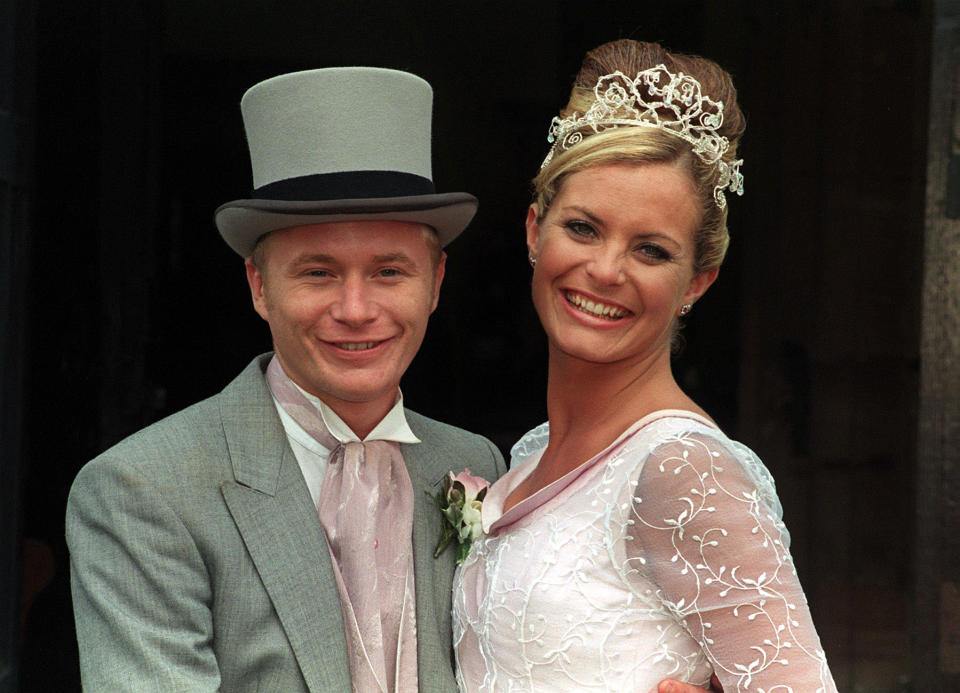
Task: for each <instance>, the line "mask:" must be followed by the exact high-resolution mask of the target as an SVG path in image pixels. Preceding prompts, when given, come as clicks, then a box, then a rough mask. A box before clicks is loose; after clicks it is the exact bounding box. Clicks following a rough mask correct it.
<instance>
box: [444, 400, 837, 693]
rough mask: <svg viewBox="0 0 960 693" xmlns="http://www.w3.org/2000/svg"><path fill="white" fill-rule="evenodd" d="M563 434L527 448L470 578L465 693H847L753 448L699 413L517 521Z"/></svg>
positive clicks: (476, 552) (633, 443) (464, 626)
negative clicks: (551, 444)
mask: <svg viewBox="0 0 960 693" xmlns="http://www.w3.org/2000/svg"><path fill="white" fill-rule="evenodd" d="M548 436H549V432H548V430H547V427H546V425H543V426H540V427H539V428H537V429H534V430H533V431H531V432H530V433H528V434H527V435H526V436H524V438H523V439H521V441H520V442H519V443H518V444H517V445H516V446H515V447H514V450H513V457H514V459H513V464H512V467H511V470H510V472H509V473H507V474H506V475H505V476H504V477H503V478H502V479H500V480H499V481H498V482H497V483H495V484H494V485H493V486H492V487H491V489H490V490H489V491H488V493H487V496H486V499H485V500H484V503H483V508H482V516H483V526H484V530H485V534H484V536H483V537H482V538H481V539H479V540H478V541H477V542H476V543H475V545H474V548H473V550H472V551H471V553H470V555H469V557H468V558H467V560H466V561H465V562H464V564H463V566H462V567H461V568H460V569H459V570H458V571H457V575H456V578H455V582H454V606H453V618H454V644H455V647H456V659H457V678H458V682H459V684H460V689H461V691H464V692H469V693H473V692H474V691H478V692H479V691H497V692H501V691H517V692H520V691H530V692H533V691H537V692H546V691H551V692H553V691H578V692H579V691H617V692H618V693H622V692H634V691H636V692H639V693H648V692H652V691H655V690H656V686H657V683H658V682H659V681H661V680H662V679H664V678H668V677H669V678H676V679H680V680H685V681H689V682H691V683H695V684H699V685H705V684H706V683H707V682H708V681H709V678H710V674H711V673H712V672H714V671H715V672H716V674H717V676H718V677H719V679H720V681H721V682H722V684H723V687H724V690H725V692H726V693H738V692H740V691H756V692H758V693H790V692H792V693H815V692H823V693H835V691H836V686H835V685H834V682H833V679H832V677H831V675H830V670H829V668H828V667H827V662H826V659H825V657H824V654H823V650H822V649H821V647H820V641H819V638H818V637H817V633H816V630H815V629H814V626H813V623H812V621H811V619H810V613H809V610H808V608H807V603H806V599H805V597H804V595H803V591H802V589H801V587H800V583H799V582H798V580H797V576H796V573H795V571H794V566H793V562H792V560H791V558H790V553H789V550H788V547H789V536H788V534H787V531H786V528H785V527H784V525H783V523H782V521H781V509H780V504H779V501H778V500H777V496H776V492H775V490H774V486H773V480H772V479H771V477H770V474H769V473H768V472H767V470H766V468H765V467H764V466H763V464H762V463H761V462H760V460H759V459H758V458H757V457H756V456H755V455H754V454H753V453H752V452H751V451H750V450H749V449H747V448H746V447H744V446H743V445H741V444H739V443H736V442H734V441H732V440H730V439H729V438H727V437H726V436H725V435H723V433H722V432H721V431H719V430H718V429H717V428H716V427H715V426H713V425H712V424H711V423H710V422H709V421H707V420H706V419H703V418H701V417H699V416H697V415H696V414H692V413H689V412H681V411H663V412H657V413H655V414H652V415H650V416H647V417H645V418H644V419H642V420H640V421H638V422H637V423H636V424H634V425H633V426H631V427H630V428H629V429H628V430H627V431H625V432H624V433H623V435H621V436H620V438H618V439H617V440H616V441H615V442H614V443H613V444H612V445H611V446H610V447H608V448H607V449H606V450H604V451H603V452H601V453H600V454H598V455H597V456H595V457H593V458H592V459H590V460H587V461H586V462H584V463H583V464H582V465H580V466H579V467H578V468H577V469H575V470H573V471H571V472H570V473H568V474H567V475H566V476H564V477H563V478H561V479H559V480H557V481H556V482H554V483H553V484H551V485H550V486H548V487H546V488H544V489H542V490H541V491H539V492H537V493H536V494H534V495H533V496H531V497H529V498H527V499H526V500H524V501H522V502H521V503H519V504H517V505H515V506H514V507H512V508H511V509H510V510H509V511H508V512H507V513H503V512H502V509H503V503H504V500H505V499H506V498H507V496H508V495H509V494H510V492H511V491H512V490H513V489H514V488H516V486H517V484H518V483H519V482H520V481H522V480H523V479H524V478H525V477H526V476H527V475H528V474H529V473H530V471H531V470H532V469H533V468H534V467H535V466H536V464H537V461H538V460H539V456H540V455H541V454H542V452H543V449H544V448H545V446H546V441H547V438H548Z"/></svg>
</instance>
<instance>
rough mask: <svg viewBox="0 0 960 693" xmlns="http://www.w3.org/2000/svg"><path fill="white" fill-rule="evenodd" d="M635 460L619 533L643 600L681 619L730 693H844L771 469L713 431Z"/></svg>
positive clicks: (660, 445) (677, 439) (674, 440)
mask: <svg viewBox="0 0 960 693" xmlns="http://www.w3.org/2000/svg"><path fill="white" fill-rule="evenodd" d="M632 456H636V458H637V461H638V463H639V462H640V461H641V459H642V458H645V459H642V464H638V467H639V472H638V473H634V474H630V475H628V477H629V478H628V480H627V481H626V484H625V486H624V488H623V489H622V491H621V495H620V498H621V501H622V502H621V503H620V504H618V505H617V506H616V510H615V512H614V513H613V514H614V515H615V516H616V517H611V518H610V519H611V523H610V525H609V526H610V528H611V531H612V532H613V533H614V535H615V537H614V541H613V543H612V546H619V547H622V548H621V549H619V550H616V551H615V553H616V554H618V557H615V559H616V560H618V562H619V563H620V565H621V570H620V572H621V576H622V577H623V578H624V579H625V580H626V581H627V582H628V583H629V584H631V585H633V588H632V589H637V590H638V591H639V590H641V588H640V586H641V585H642V586H643V587H642V591H643V592H644V593H643V594H639V593H638V594H637V596H640V597H641V598H643V599H645V600H647V601H653V602H658V603H659V604H660V605H662V606H663V607H664V608H665V609H666V610H667V611H668V612H669V613H671V614H673V616H674V618H676V619H677V621H678V622H679V623H680V624H681V625H682V626H683V628H684V629H685V630H687V631H688V632H689V633H690V635H691V636H692V637H693V638H694V639H695V640H696V641H697V642H698V643H699V644H700V647H701V649H702V650H703V652H704V653H705V654H706V655H707V657H708V658H709V660H710V662H711V663H712V665H713V667H714V670H715V672H716V674H717V676H718V678H719V679H720V681H721V682H722V684H723V687H724V690H725V691H726V692H727V693H734V692H737V693H739V692H741V691H756V692H757V693H813V692H814V691H816V692H817V693H834V692H835V691H836V686H835V684H834V683H833V679H832V678H831V675H830V670H829V668H828V667H827V663H826V658H825V657H824V653H823V650H822V649H821V646H820V640H819V638H818V636H817V633H816V630H815V628H814V625H813V622H812V620H811V618H810V612H809V609H808V607H807V602H806V598H805V597H804V594H803V590H802V589H801V587H800V583H799V581H798V579H797V575H796V571H795V569H794V565H793V561H792V559H791V557H790V552H789V537H788V535H787V532H786V529H785V527H784V525H783V522H782V520H781V513H780V508H779V503H778V502H777V501H776V495H775V493H774V492H773V487H772V481H771V480H770V479H769V475H767V476H766V477H764V474H765V468H763V467H762V464H761V463H760V462H759V460H757V459H756V458H755V457H754V456H753V454H752V453H750V451H749V450H747V449H746V448H743V447H742V446H739V445H738V444H735V443H732V442H731V441H729V440H727V439H725V438H724V439H721V438H719V437H714V436H712V435H711V434H710V433H708V432H706V431H701V432H697V433H683V434H678V435H674V436H671V437H670V438H668V439H667V440H661V441H657V443H656V444H655V445H650V446H649V447H647V448H646V449H645V450H639V449H638V450H635V451H634V452H633V455H632ZM758 469H762V472H760V471H758ZM768 482H769V485H768ZM617 534H618V536H617ZM651 585H652V586H653V589H651Z"/></svg>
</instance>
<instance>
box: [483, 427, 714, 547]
mask: <svg viewBox="0 0 960 693" xmlns="http://www.w3.org/2000/svg"><path fill="white" fill-rule="evenodd" d="M670 418H681V419H692V420H693V421H696V422H698V423H701V424H704V425H706V426H709V427H710V428H713V429H716V430H718V431H719V430H720V429H719V428H718V426H717V425H716V424H715V423H714V422H713V421H711V420H710V419H708V418H707V417H705V416H702V415H701V414H697V413H696V412H692V411H687V410H684V409H661V410H658V411H655V412H651V413H649V414H647V415H646V416H643V417H641V418H639V419H637V420H636V421H635V422H633V423H632V424H631V425H630V426H628V427H627V428H626V430H624V431H623V432H622V433H621V434H620V435H619V436H617V438H616V439H615V440H614V441H613V442H612V443H610V444H609V445H608V446H607V447H605V448H604V449H603V450H601V451H600V452H598V453H597V454H596V455H594V456H593V457H591V458H590V459H588V460H585V461H584V462H581V463H580V464H579V465H577V466H576V467H574V468H573V469H571V470H570V471H569V472H567V473H566V474H564V475H563V476H562V477H560V478H559V479H557V480H556V481H553V482H551V483H550V484H548V485H546V486H544V487H543V488H542V489H540V490H538V491H535V492H534V493H532V494H530V495H529V496H527V497H526V498H524V499H523V500H522V501H520V502H519V503H517V504H516V505H514V506H513V507H511V508H510V509H509V510H508V511H507V512H503V504H504V503H505V502H506V500H507V498H508V497H509V496H510V494H511V493H512V492H513V490H514V489H515V488H516V487H517V486H518V485H519V484H520V483H521V482H522V481H523V480H524V479H526V478H527V477H528V476H530V474H531V473H532V472H533V470H534V469H536V467H537V465H538V464H539V463H540V457H541V456H542V455H543V452H544V450H545V449H546V448H543V449H540V450H538V451H537V452H535V453H534V454H533V455H531V456H530V457H529V458H527V459H526V460H524V462H523V464H521V465H519V466H517V467H512V468H511V469H510V470H509V471H508V472H507V473H506V474H505V475H503V476H502V477H500V479H499V480H498V481H496V482H495V483H494V484H493V486H491V487H490V489H489V491H487V495H486V497H485V498H484V500H483V506H482V508H481V510H480V515H481V520H482V524H483V531H484V533H485V534H489V533H490V532H495V531H497V530H499V529H502V528H503V527H506V526H508V525H511V524H513V523H514V522H516V521H517V520H520V519H521V518H523V517H525V516H527V515H529V514H530V513H531V512H533V511H534V510H536V509H537V508H539V507H540V506H541V505H543V504H544V503H546V502H547V501H549V500H551V499H552V498H554V497H556V496H557V494H559V493H560V492H561V491H563V490H564V489H565V488H567V487H568V486H569V485H570V484H572V483H573V482H574V481H576V480H577V479H578V478H579V477H580V476H581V475H582V474H583V473H584V472H586V471H588V470H590V469H591V468H593V466H594V465H595V464H596V463H597V462H598V461H599V460H601V459H602V458H604V457H606V455H607V453H609V452H610V450H612V449H613V448H615V447H616V446H618V445H619V444H620V443H621V442H623V441H624V440H625V439H627V438H629V437H630V436H632V435H633V434H634V433H636V432H637V431H639V430H640V429H642V428H644V427H645V426H649V425H650V424H651V423H653V422H654V421H659V420H661V419H670Z"/></svg>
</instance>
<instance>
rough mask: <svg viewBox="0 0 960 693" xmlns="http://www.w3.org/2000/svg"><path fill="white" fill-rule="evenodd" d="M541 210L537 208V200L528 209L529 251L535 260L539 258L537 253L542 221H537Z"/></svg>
mask: <svg viewBox="0 0 960 693" xmlns="http://www.w3.org/2000/svg"><path fill="white" fill-rule="evenodd" d="M539 212H540V210H539V209H537V204H536V203H535V202H534V203H533V204H531V205H530V207H529V209H527V222H526V227H527V252H528V253H529V254H530V257H531V258H532V259H534V260H535V259H536V258H537V253H538V252H539V250H540V245H539V243H540V223H539V222H538V221H537V216H538V215H539Z"/></svg>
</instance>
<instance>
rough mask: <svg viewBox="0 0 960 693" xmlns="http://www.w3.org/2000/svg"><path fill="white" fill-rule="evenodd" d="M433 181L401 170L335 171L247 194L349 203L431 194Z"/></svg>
mask: <svg viewBox="0 0 960 693" xmlns="http://www.w3.org/2000/svg"><path fill="white" fill-rule="evenodd" d="M435 192H436V190H435V188H434V185H433V181H431V180H430V179H429V178H424V177H423V176H418V175H416V174H413V173H406V172H403V171H337V172H335V173H316V174H313V175H309V176H297V177H296V178H286V179H284V180H278V181H274V182H272V183H268V184H266V185H261V186H260V187H259V188H254V190H253V191H252V192H251V193H250V197H251V198H252V199H257V200H285V201H290V202H293V201H300V200H303V201H307V200H351V199H365V198H389V197H414V196H417V195H433V194H434V193H435Z"/></svg>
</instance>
